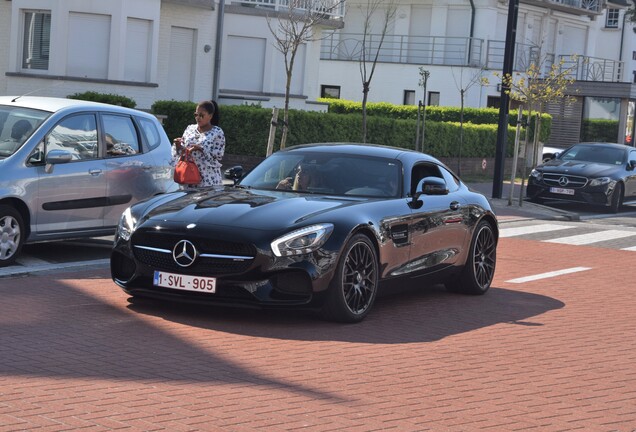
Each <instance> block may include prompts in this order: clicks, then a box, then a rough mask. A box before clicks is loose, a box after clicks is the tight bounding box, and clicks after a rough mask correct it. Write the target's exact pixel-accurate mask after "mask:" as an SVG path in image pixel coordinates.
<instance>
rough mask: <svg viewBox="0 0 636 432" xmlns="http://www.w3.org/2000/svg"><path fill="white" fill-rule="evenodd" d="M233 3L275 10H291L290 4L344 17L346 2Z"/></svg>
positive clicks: (282, 0) (267, 0)
mask: <svg viewBox="0 0 636 432" xmlns="http://www.w3.org/2000/svg"><path fill="white" fill-rule="evenodd" d="M231 1H232V4H241V5H244V6H251V7H258V8H261V9H270V10H274V11H286V10H289V8H290V4H291V7H293V8H294V9H295V10H298V11H306V10H313V11H317V12H320V13H321V14H323V15H324V16H325V18H329V19H339V20H341V19H343V18H344V14H345V3H344V2H343V1H339V0H231Z"/></svg>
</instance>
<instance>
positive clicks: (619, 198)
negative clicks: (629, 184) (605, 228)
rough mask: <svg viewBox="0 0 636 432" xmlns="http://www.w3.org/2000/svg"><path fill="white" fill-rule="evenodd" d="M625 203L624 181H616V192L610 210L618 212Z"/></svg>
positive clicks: (613, 193)
mask: <svg viewBox="0 0 636 432" xmlns="http://www.w3.org/2000/svg"><path fill="white" fill-rule="evenodd" d="M622 204H623V183H616V186H615V187H614V192H612V201H611V203H610V210H611V212H612V213H618V211H619V210H620V208H621V205H622Z"/></svg>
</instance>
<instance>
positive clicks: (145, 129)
mask: <svg viewBox="0 0 636 432" xmlns="http://www.w3.org/2000/svg"><path fill="white" fill-rule="evenodd" d="M137 121H138V122H139V126H140V127H141V133H142V134H143V135H144V137H145V138H146V143H147V144H148V150H152V149H154V148H157V147H159V145H160V144H161V134H160V133H159V130H158V129H157V123H155V122H153V121H152V120H149V119H145V118H139V117H138V118H137Z"/></svg>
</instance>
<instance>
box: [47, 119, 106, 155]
mask: <svg viewBox="0 0 636 432" xmlns="http://www.w3.org/2000/svg"><path fill="white" fill-rule="evenodd" d="M51 150H66V151H68V152H70V153H71V157H72V159H71V162H73V161H79V160H88V159H96V158H97V157H98V152H97V121H96V119H95V115H94V114H77V115H72V116H69V117H66V118H65V119H63V120H62V121H61V122H59V123H58V124H57V125H56V126H55V127H54V128H53V129H52V130H51V131H50V132H49V133H48V135H47V136H46V150H45V152H46V153H48V152H50V151H51Z"/></svg>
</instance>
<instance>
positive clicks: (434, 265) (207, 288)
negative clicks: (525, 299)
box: [111, 144, 499, 322]
mask: <svg viewBox="0 0 636 432" xmlns="http://www.w3.org/2000/svg"><path fill="white" fill-rule="evenodd" d="M498 234H499V232H498V225H497V219H496V217H495V214H494V213H493V211H492V209H491V207H490V205H489V203H488V200H487V199H486V198H485V197H484V196H483V195H480V194H478V193H475V192H472V191H470V190H469V189H468V188H467V187H466V185H464V184H463V183H462V182H461V181H460V180H459V179H458V178H457V177H456V176H455V175H454V174H453V173H452V172H451V171H450V170H449V169H448V168H447V167H446V166H444V165H443V164H442V163H441V162H439V161H438V160H436V159H435V158H433V157H430V156H427V155H425V154H423V153H419V152H415V151H410V150H405V149H399V148H390V147H381V146H372V145H359V144H316V145H304V146H296V147H291V148H289V149H286V150H282V151H279V152H277V153H274V154H273V155H272V156H270V157H268V158H266V159H265V160H264V161H263V162H261V163H260V164H259V165H258V166H256V167H255V168H254V169H253V170H252V171H250V172H249V173H248V174H247V175H245V176H244V177H243V178H242V179H240V180H239V181H238V182H237V184H236V185H234V186H226V187H224V188H222V189H204V190H198V191H187V192H185V191H184V192H175V193H170V194H164V195H161V196H157V197H155V198H152V199H149V200H146V201H144V202H142V203H139V204H136V205H134V206H132V207H130V208H129V209H127V210H126V212H124V214H123V215H122V218H121V222H120V224H119V229H118V231H117V234H116V238H115V245H114V249H113V251H112V254H111V273H112V278H113V280H114V281H115V282H116V283H117V284H118V285H119V286H120V287H122V288H123V289H124V291H125V292H126V293H128V294H130V295H132V296H139V297H153V298H160V299H166V300H179V301H187V302H197V303H223V304H232V305H243V306H257V307H282V306H290V307H296V308H300V307H302V308H305V307H306V308H311V309H314V310H318V311H320V312H322V315H323V316H324V317H325V318H327V319H331V320H335V321H341V322H357V321H360V320H362V319H363V318H364V317H365V316H366V315H367V314H368V313H369V310H370V309H371V307H372V305H373V303H374V300H375V298H376V295H377V293H378V289H379V288H381V287H384V286H388V285H390V282H392V281H400V282H403V281H404V278H408V279H417V283H418V284H421V285H424V286H425V285H427V284H432V283H440V282H442V283H444V284H445V285H446V287H447V289H448V290H450V291H455V292H462V293H468V294H483V293H485V292H486V291H487V290H488V288H489V287H490V284H491V282H492V280H493V276H494V273H495V262H496V248H497V241H498Z"/></svg>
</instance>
